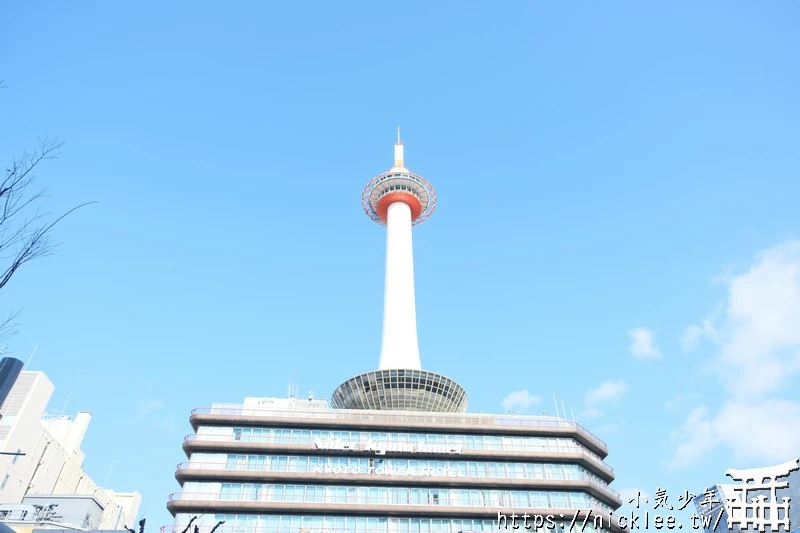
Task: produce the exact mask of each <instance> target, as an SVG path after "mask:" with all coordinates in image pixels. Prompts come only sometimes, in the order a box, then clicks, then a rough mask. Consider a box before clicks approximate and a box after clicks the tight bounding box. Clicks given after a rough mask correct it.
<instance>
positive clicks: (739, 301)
mask: <svg viewBox="0 0 800 533" xmlns="http://www.w3.org/2000/svg"><path fill="white" fill-rule="evenodd" d="M717 281H718V282H722V283H725V284H726V285H727V298H726V299H725V301H724V302H723V303H722V312H721V313H719V315H720V316H719V317H718V322H719V324H714V323H713V322H714V321H713V320H712V319H708V320H707V321H705V322H704V323H703V324H704V326H703V335H702V336H703V337H707V338H709V339H711V340H713V341H715V342H716V344H717V348H718V352H717V355H716V356H715V357H714V358H713V359H712V361H711V365H710V366H711V368H713V369H714V371H715V372H716V374H717V376H718V378H719V380H720V382H721V383H722V385H723V387H724V390H725V391H726V392H727V395H728V397H727V399H726V401H725V402H724V404H723V406H722V408H721V410H720V411H719V412H718V413H717V414H716V415H712V414H711V413H710V412H709V411H708V409H707V408H705V407H699V408H697V409H695V410H694V411H693V412H692V413H691V414H690V415H689V418H688V419H687V420H686V422H685V423H684V425H683V427H682V428H681V429H680V430H678V431H677V432H676V433H675V434H674V435H673V438H674V439H675V440H676V442H677V448H676V450H675V454H674V456H673V457H672V459H671V460H670V462H669V466H671V467H672V468H680V467H683V466H689V465H691V464H696V463H697V462H699V461H701V460H702V458H703V457H704V456H705V455H706V454H707V453H708V452H709V451H710V450H711V449H712V448H714V447H715V446H719V445H722V446H726V447H728V448H730V449H731V451H732V452H733V453H734V455H735V456H736V457H737V458H739V459H750V460H762V461H784V460H786V458H787V457H791V456H792V455H793V454H795V455H796V453H797V450H798V449H800V427H798V425H797V424H794V423H793V421H795V420H798V419H800V402H797V401H791V400H787V399H785V398H780V397H779V396H778V395H779V393H780V392H781V391H782V390H784V389H785V388H786V386H787V385H788V384H789V383H791V382H793V380H796V377H797V374H798V373H800V241H798V240H790V241H787V242H784V243H781V244H779V245H777V246H774V247H772V248H769V249H767V250H765V251H763V252H762V253H760V254H758V255H757V256H756V258H755V260H754V262H753V265H752V266H751V267H750V268H749V269H747V270H746V271H744V272H742V273H739V274H730V275H727V276H725V277H722V278H719V279H718V280H717ZM687 331H688V330H687ZM693 331H696V330H693ZM699 338H700V336H698V337H697V339H699Z"/></svg>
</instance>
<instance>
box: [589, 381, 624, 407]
mask: <svg viewBox="0 0 800 533" xmlns="http://www.w3.org/2000/svg"><path fill="white" fill-rule="evenodd" d="M626 392H628V384H627V383H625V382H624V381H604V382H603V383H601V384H600V386H599V387H597V388H594V389H589V390H588V391H586V398H585V402H586V405H587V406H593V405H597V404H599V403H604V402H610V401H615V400H618V399H620V398H621V397H622V395H624V394H625V393H626Z"/></svg>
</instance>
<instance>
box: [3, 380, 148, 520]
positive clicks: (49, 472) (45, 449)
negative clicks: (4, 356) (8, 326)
mask: <svg viewBox="0 0 800 533" xmlns="http://www.w3.org/2000/svg"><path fill="white" fill-rule="evenodd" d="M53 391H54V387H53V383H52V382H51V381H50V380H49V379H48V378H47V376H46V375H45V374H44V373H43V372H22V373H21V374H20V376H19V378H18V379H17V382H16V383H15V385H14V387H13V388H12V390H11V392H10V393H9V396H8V398H7V399H6V401H5V402H4V404H3V408H2V412H0V415H2V418H0V449H1V450H3V451H10V452H16V451H22V452H24V453H25V455H24V456H21V457H20V456H17V457H12V456H0V502H7V503H18V502H21V501H22V500H23V498H24V497H25V496H26V495H37V494H39V495H46V494H55V495H70V494H77V495H91V496H94V497H95V498H96V499H97V500H98V501H99V502H100V504H101V505H102V506H103V509H104V512H103V517H102V519H101V521H100V527H101V528H104V529H121V528H123V527H124V526H126V525H127V526H130V525H131V524H133V523H134V521H135V519H136V515H137V513H138V511H139V505H140V503H141V497H140V495H139V494H138V492H134V493H116V492H114V491H112V490H108V489H102V488H100V487H98V485H97V484H96V483H95V481H94V480H93V479H92V478H91V477H90V476H89V475H88V474H87V473H86V471H84V469H83V462H84V454H83V452H82V451H81V449H80V446H81V443H82V441H83V438H84V436H85V434H86V430H87V428H88V426H89V423H90V422H91V415H90V414H89V413H87V412H80V413H78V414H77V415H76V416H75V417H69V416H58V417H48V416H45V412H46V408H47V404H48V402H49V401H50V398H51V396H52V394H53Z"/></svg>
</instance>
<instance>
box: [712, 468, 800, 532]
mask: <svg viewBox="0 0 800 533" xmlns="http://www.w3.org/2000/svg"><path fill="white" fill-rule="evenodd" d="M799 465H800V459H795V460H794V461H789V462H788V463H783V464H779V465H775V466H767V467H764V468H752V469H750V470H735V469H733V468H729V469H728V470H726V471H725V475H727V476H729V477H730V478H731V479H733V480H734V481H738V482H740V483H741V485H739V486H738V487H737V486H734V487H732V488H733V491H734V494H735V497H734V498H730V499H728V500H727V502H726V503H727V505H726V506H725V507H727V511H728V529H732V528H733V526H734V525H738V526H739V527H740V528H741V529H751V528H752V530H758V531H760V532H762V533H763V532H764V531H766V529H767V527H769V528H770V531H772V532H777V531H778V526H783V531H787V532H788V531H790V524H789V503H790V501H789V498H788V497H783V498H781V501H780V502H779V501H778V494H777V490H778V489H785V488H788V487H789V482H788V481H778V478H782V477H786V476H788V475H789V474H790V473H791V472H794V471H795V470H798V469H800V466H799ZM766 490H769V494H770V498H769V501H767V500H766V496H764V494H763V492H762V494H760V495H759V496H757V497H751V496H749V494H750V493H751V492H753V491H766Z"/></svg>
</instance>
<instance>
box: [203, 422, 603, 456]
mask: <svg viewBox="0 0 800 533" xmlns="http://www.w3.org/2000/svg"><path fill="white" fill-rule="evenodd" d="M231 432H232V433H233V440H234V441H243V442H265V443H280V444H313V443H314V441H315V440H317V439H319V440H321V441H331V440H334V441H344V442H345V443H358V442H360V443H364V442H366V441H368V440H371V441H375V442H381V443H383V442H387V443H393V444H394V443H404V444H432V445H436V444H439V445H444V444H447V445H450V446H458V447H462V448H465V449H469V450H497V451H544V452H586V453H588V454H589V455H591V456H593V457H594V458H595V459H597V460H598V461H601V459H600V457H599V456H598V455H597V454H595V453H593V452H591V451H589V450H588V449H586V448H585V447H584V446H582V445H581V444H579V443H577V442H576V441H575V440H573V439H570V438H553V437H513V436H497V435H446V434H431V433H387V432H370V431H335V430H326V429H296V428H253V427H249V428H248V427H234V428H217V427H213V428H212V427H200V428H199V429H198V431H197V434H198V435H215V434H216V435H230V434H231Z"/></svg>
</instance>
